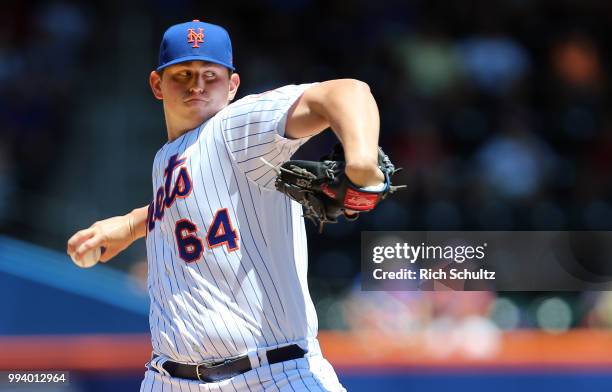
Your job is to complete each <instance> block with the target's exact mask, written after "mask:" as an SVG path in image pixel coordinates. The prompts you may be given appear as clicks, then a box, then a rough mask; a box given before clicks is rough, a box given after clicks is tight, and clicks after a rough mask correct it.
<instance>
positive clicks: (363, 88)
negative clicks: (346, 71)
mask: <svg viewBox="0 0 612 392" xmlns="http://www.w3.org/2000/svg"><path fill="white" fill-rule="evenodd" d="M340 81H342V83H343V87H344V88H345V89H346V90H349V91H351V92H353V93H355V94H367V95H369V94H371V91H370V86H369V85H368V84H367V83H366V82H363V81H361V80H358V79H340Z"/></svg>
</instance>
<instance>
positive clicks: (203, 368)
mask: <svg viewBox="0 0 612 392" xmlns="http://www.w3.org/2000/svg"><path fill="white" fill-rule="evenodd" d="M304 354H306V351H305V350H304V349H302V348H301V347H300V346H298V345H297V344H292V345H290V346H285V347H280V348H275V349H273V350H270V351H267V352H266V357H267V358H268V363H269V364H273V363H279V362H284V361H289V360H292V359H298V358H302V357H304ZM157 357H158V355H157V354H154V355H153V358H157ZM162 367H163V368H164V370H166V371H167V372H168V373H169V374H170V376H172V377H178V378H186V379H189V380H200V381H204V382H217V381H221V380H225V379H226V378H230V377H234V376H237V375H239V374H242V373H246V372H248V371H249V370H251V369H252V367H251V361H250V360H249V357H248V356H247V355H245V356H242V357H236V358H230V359H226V360H224V361H217V362H204V363H200V364H197V365H187V364H184V363H178V362H172V361H166V362H164V363H163V365H162ZM149 369H151V370H153V371H156V372H157V369H155V368H154V367H153V366H149Z"/></svg>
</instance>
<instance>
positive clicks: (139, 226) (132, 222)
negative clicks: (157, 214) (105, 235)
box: [125, 206, 148, 242]
mask: <svg viewBox="0 0 612 392" xmlns="http://www.w3.org/2000/svg"><path fill="white" fill-rule="evenodd" d="M147 211H148V206H146V207H141V208H136V209H134V210H132V211H131V212H129V213H128V214H126V215H125V217H126V220H127V227H128V230H129V236H130V239H131V241H132V242H134V241H136V240H137V239H139V238H142V237H144V235H145V231H146V223H147V215H148V214H147Z"/></svg>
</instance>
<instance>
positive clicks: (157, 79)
mask: <svg viewBox="0 0 612 392" xmlns="http://www.w3.org/2000/svg"><path fill="white" fill-rule="evenodd" d="M149 85H150V86H151V91H153V96H154V97H155V98H157V99H160V100H161V99H164V96H163V95H162V91H161V76H160V74H159V73H157V71H151V74H150V75H149Z"/></svg>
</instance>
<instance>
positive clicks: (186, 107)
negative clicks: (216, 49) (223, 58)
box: [150, 61, 240, 131]
mask: <svg viewBox="0 0 612 392" xmlns="http://www.w3.org/2000/svg"><path fill="white" fill-rule="evenodd" d="M150 82H151V88H152V90H153V94H154V95H155V97H156V98H158V99H161V100H163V101H164V112H165V115H166V122H167V125H168V127H169V129H170V128H176V129H177V130H180V131H186V130H190V129H193V128H196V127H197V126H199V125H200V124H201V123H203V122H204V121H206V120H207V119H209V118H211V117H212V116H214V115H215V114H216V113H217V112H219V111H220V110H221V109H223V108H224V107H225V106H227V105H228V103H229V102H230V101H231V100H232V99H234V96H235V95H236V91H237V89H238V85H239V84H240V78H239V77H238V74H232V75H231V76H230V75H229V73H228V70H227V68H225V67H223V66H222V65H218V64H214V63H208V62H204V61H190V62H185V63H179V64H175V65H171V66H169V67H168V68H166V69H165V70H164V72H163V76H160V75H159V74H158V73H157V72H155V71H154V72H152V73H151V79H150Z"/></svg>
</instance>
